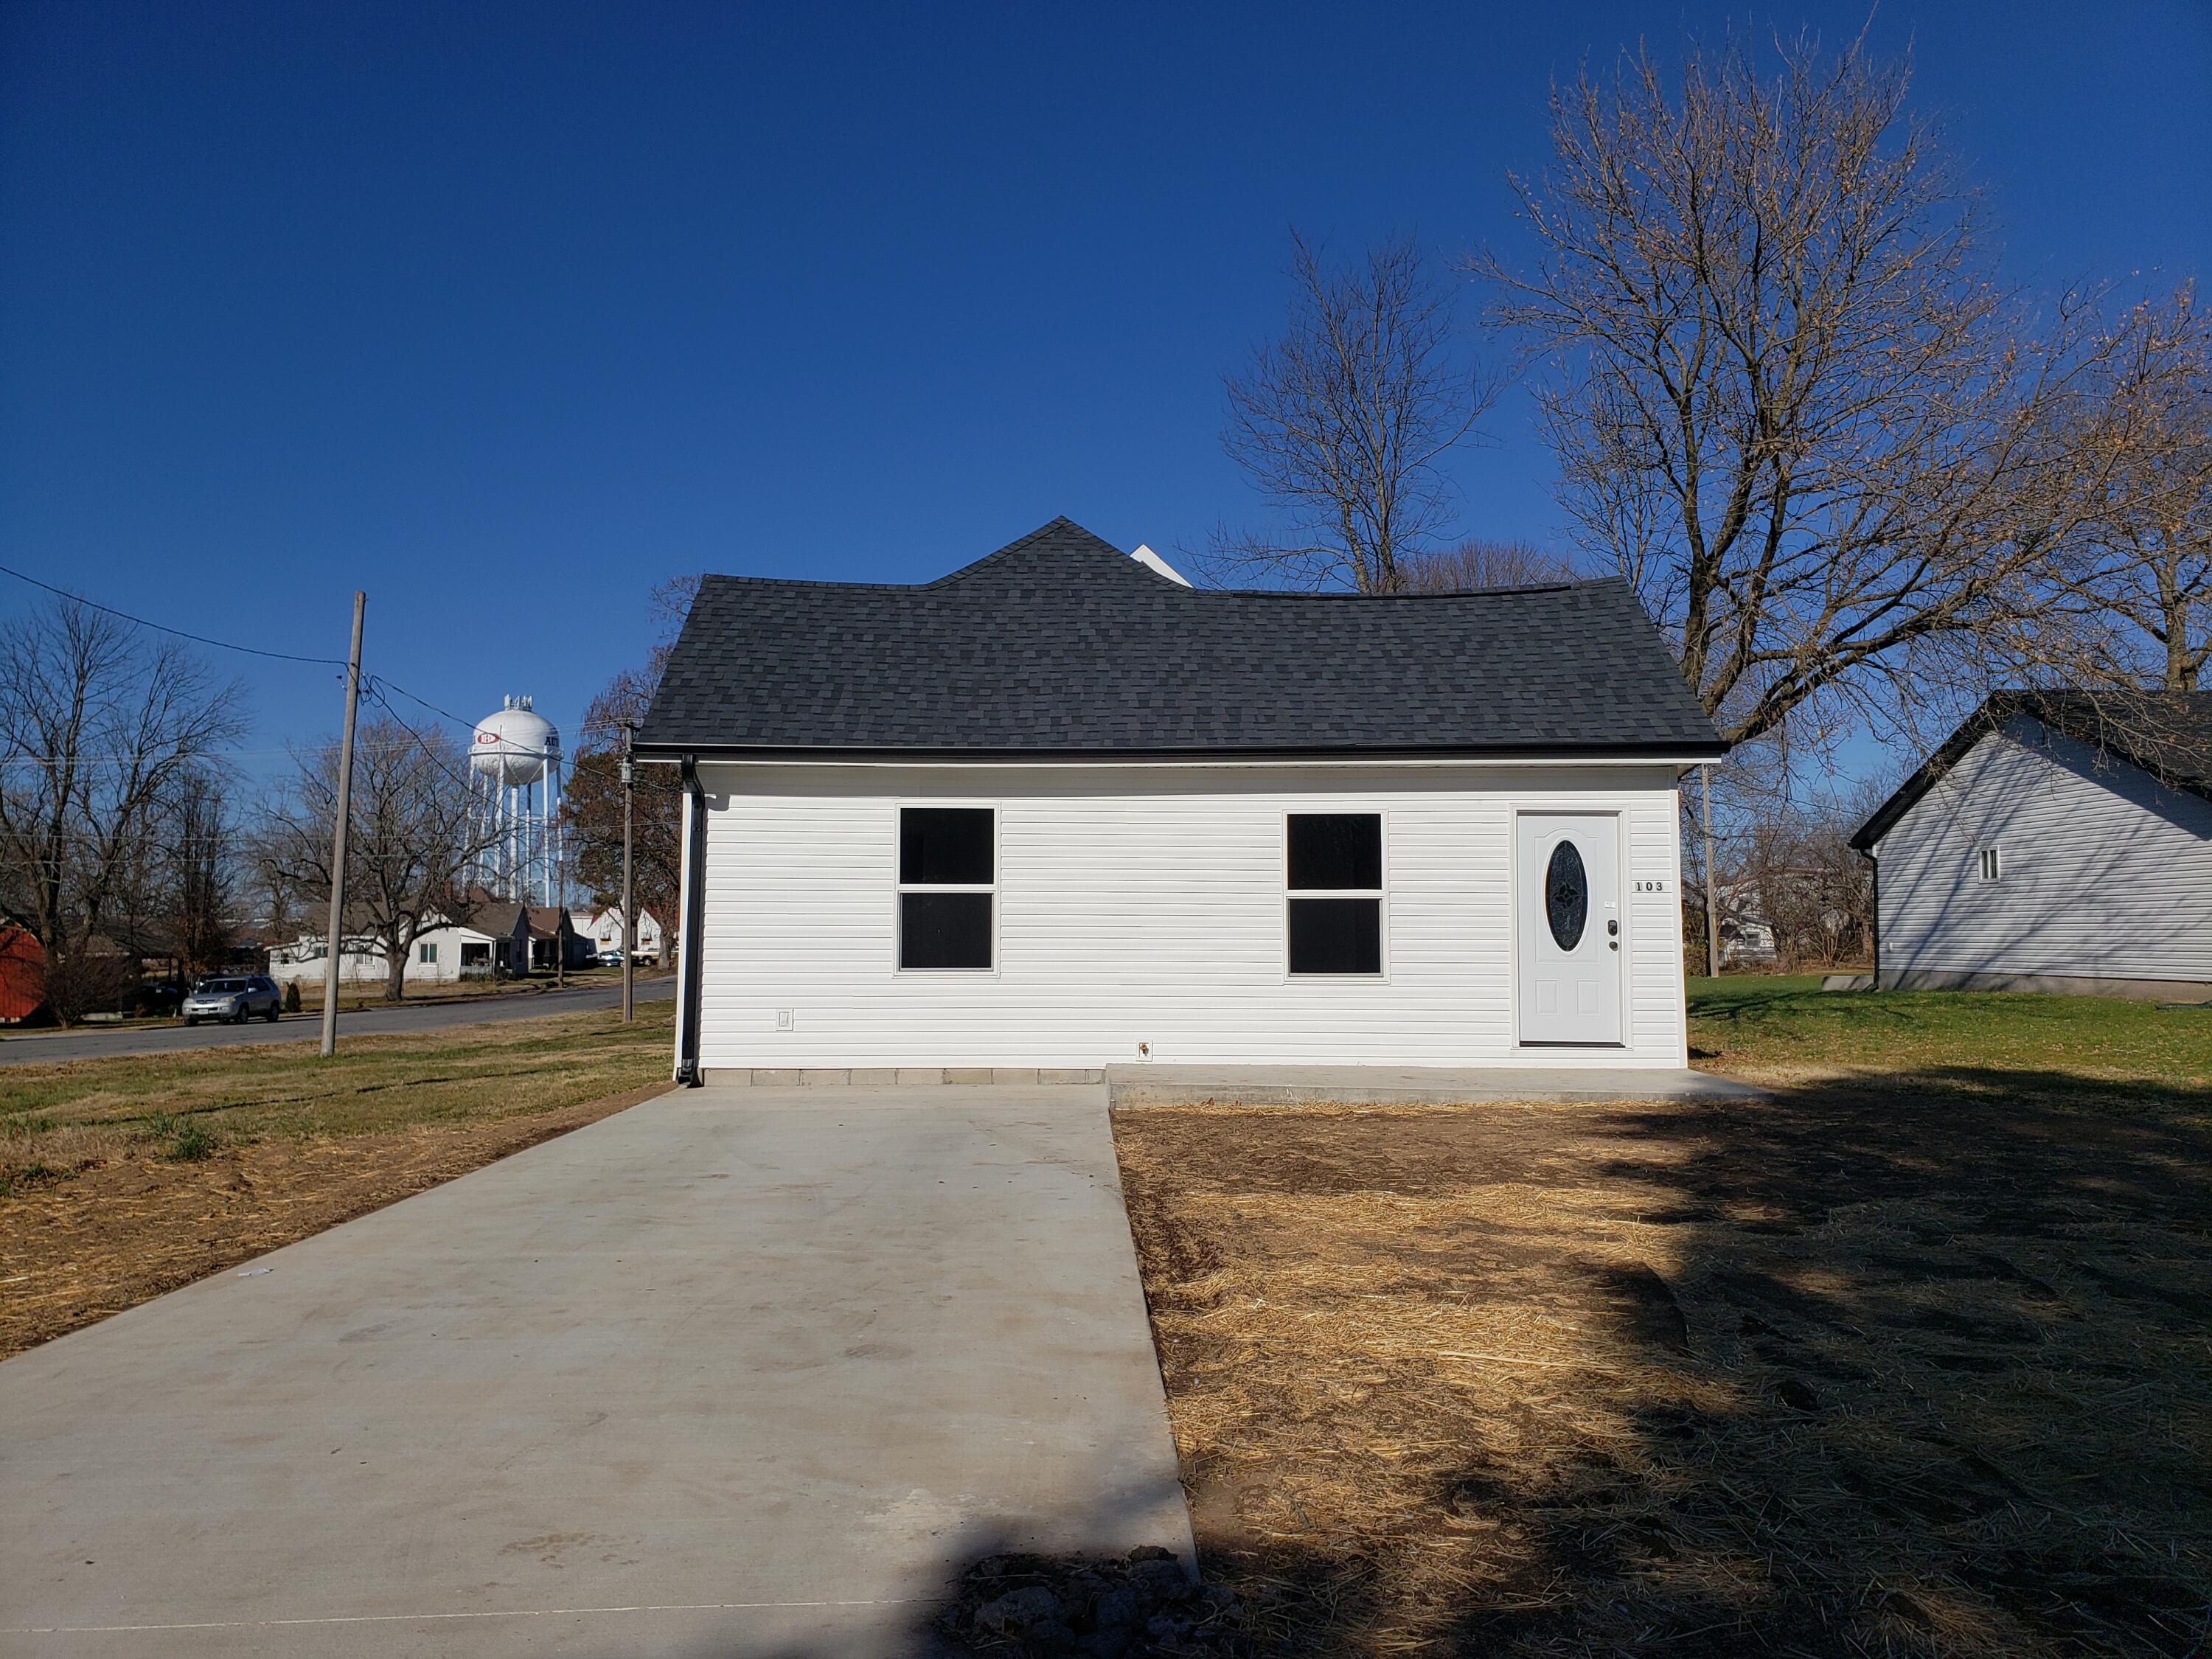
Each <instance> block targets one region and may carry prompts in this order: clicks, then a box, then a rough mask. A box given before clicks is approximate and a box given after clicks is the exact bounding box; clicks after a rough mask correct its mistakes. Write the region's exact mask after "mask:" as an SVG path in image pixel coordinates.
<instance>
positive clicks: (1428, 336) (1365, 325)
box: [1206, 231, 1497, 593]
mask: <svg viewBox="0 0 2212 1659" xmlns="http://www.w3.org/2000/svg"><path fill="white" fill-rule="evenodd" d="M1290 274H1291V282H1292V283H1293V286H1294V290H1295V292H1294V297H1293V299H1292V301H1291V314H1290V321H1289V324H1288V326H1287V327H1286V328H1285V331H1284V333H1283V335H1282V337H1281V338H1280V339H1279V340H1277V341H1276V342H1274V343H1273V344H1271V345H1267V346H1262V347H1261V348H1260V349H1257V350H1256V351H1255V353H1254V354H1253V358H1252V362H1251V365H1250V367H1249V368H1248V369H1247V370H1246V371H1245V372H1244V373H1243V374H1241V375H1231V376H1230V377H1228V378H1227V380H1225V387H1226V390H1227V393H1228V401H1229V416H1228V423H1227V426H1226V428H1225V430H1224V432H1223V434H1222V443H1223V446H1224V447H1225V448H1226V449H1227V450H1228V452H1229V453H1230V455H1231V458H1232V459H1235V460H1236V461H1237V464H1238V465H1241V466H1242V467H1243V469H1244V470H1245V471H1246V472H1247V473H1248V474H1249V475H1250V477H1251V478H1252V481H1253V482H1254V483H1255V484H1257V485H1258V486H1259V488H1260V489H1261V493H1262V494H1264V495H1266V496H1267V499H1268V501H1269V502H1270V504H1271V505H1272V507H1273V508H1274V512H1275V515H1276V518H1277V520H1278V522H1277V526H1276V527H1275V528H1274V529H1273V530H1272V531H1270V532H1251V533H1239V532H1231V531H1229V530H1227V529H1223V530H1222V531H1219V532H1217V533H1216V535H1215V537H1214V538H1213V543H1212V549H1211V550H1210V553H1209V555H1208V556H1207V561H1206V562H1207V564H1208V566H1209V568H1212V569H1213V570H1215V571H1218V572H1221V573H1224V574H1228V573H1237V574H1246V575H1257V576H1259V577H1261V578H1262V579H1265V580H1272V581H1283V582H1288V583H1290V584H1291V585H1293V586H1304V587H1316V588H1318V587H1328V586H1340V585H1341V586H1351V587H1353V588H1356V589H1357V590H1358V591H1359V592H1363V593H1379V592H1392V591H1395V589H1396V588H1398V587H1399V586H1401V580H1402V576H1401V565H1403V564H1404V563H1405V562H1406V561H1407V559H1408V558H1409V557H1410V556H1414V555H1417V554H1419V553H1420V552H1422V551H1423V550H1426V549H1427V548H1429V547H1430V546H1431V544H1432V543H1433V542H1434V540H1435V538H1436V537H1437V534H1438V533H1439V532H1441V531H1442V530H1443V529H1444V527H1445V526H1448V525H1449V523H1450V521H1451V520H1452V517H1453V513H1454V508H1453V497H1452V489H1451V483H1450V480H1449V477H1447V476H1446V474H1445V472H1444V471H1443V460H1444V458H1445V456H1446V455H1447V454H1448V453H1449V452H1450V450H1451V449H1452V448H1453V447H1455V445H1457V444H1459V443H1461V442H1462V441H1465V440H1466V439H1467V438H1468V436H1469V435H1471V434H1472V433H1473V432H1474V427H1475V423H1476V422H1477V421H1479V420H1480V418H1481V416H1482V415H1483V412H1484V411H1485V410H1486V409H1488V408H1489V406H1490V404H1491V403H1492V401H1493V400H1494V398H1495V397H1496V393H1497V387H1496V383H1495V381H1494V380H1493V379H1492V378H1491V377H1489V376H1486V375H1485V374H1481V373H1480V372H1477V371H1474V370H1470V369H1468V368H1465V367H1463V366H1462V364H1461V363H1460V362H1458V361H1457V356H1456V353H1455V349H1454V328H1453V320H1452V303H1453V293H1452V289H1450V288H1449V286H1448V285H1447V284H1446V283H1445V282H1444V281H1443V278H1442V277H1441V276H1438V275H1437V273H1436V272H1435V271H1434V270H1431V267H1430V265H1429V264H1428V262H1427V260H1426V259H1425V257H1424V256H1423V254H1422V252H1421V251H1420V249H1419V246H1417V245H1416V244H1415V243H1414V242H1413V240H1411V239H1410V238H1405V237H1400V238H1395V239H1393V240H1389V241H1386V242H1384V243H1383V244H1381V245H1380V246H1376V247H1375V248H1373V249H1371V250H1370V252H1368V254H1367V257H1366V259H1365V261H1364V264H1360V265H1358V266H1356V267H1354V268H1352V269H1350V270H1336V269H1333V268H1331V267H1330V266H1328V264H1324V262H1323V260H1322V253H1321V250H1320V249H1319V248H1317V247H1316V246H1313V245H1312V244H1310V243H1309V242H1308V241H1307V240H1305V239H1304V237H1302V236H1300V235H1298V234H1297V233H1296V232H1295V231H1293V232H1292V233H1291V271H1290Z"/></svg>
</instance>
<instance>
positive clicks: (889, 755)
mask: <svg viewBox="0 0 2212 1659" xmlns="http://www.w3.org/2000/svg"><path fill="white" fill-rule="evenodd" d="M633 752H634V753H635V754H636V756H637V757H639V758H640V759H643V760H678V759H680V758H682V757H684V756H686V755H690V756H693V757H696V758H697V759H700V760H702V761H725V762H728V761H782V762H793V761H799V762H805V761H812V762H818V763H825V764H835V763H840V762H847V763H859V762H867V763H898V762H912V763H917V764H924V763H944V762H952V761H965V762H969V763H989V764H993V765H1020V764H1023V763H1054V764H1061V765H1067V764H1080V763H1097V764H1101V765H1104V764H1116V765H1127V764H1132V763H1137V764H1141V763H1153V762H1158V763H1170V762H1172V763H1184V764H1193V763H1196V764H1204V763H1208V762H1218V763H1225V764H1233V763H1237V762H1239V761H1272V762H1287V761H1301V762H1328V761H1348V760H1436V761H1485V760H1501V761H1512V760H1522V761H1527V760H1556V761H1577V760H1590V761H1646V762H1651V763H1672V764H1679V765H1685V766H1696V765H1703V764H1705V763H1708V762H1711V761H1717V760H1720V759H1723V758H1724V757H1726V755H1727V754H1728V745H1727V744H1723V743H1719V742H1717V741H1716V742H1711V743H1705V744H1699V743H1695V742H1664V743H1650V742H1636V743H1577V744H1566V743H1529V744H1479V745H1478V744H1411V745H1389V744H1345V745H1339V746H1335V747H1327V748H1317V747H1315V746H1313V745H1311V744H1296V745H1283V746H1278V747H1271V746H1267V745H1263V744H1200V745H1197V746H1194V747H1186V748H1135V747H1132V748H1116V749H1095V748H1094V749H983V748H945V747H933V748H899V747H882V746H878V747H865V746H858V745H854V746H843V745H825V744H714V743H676V742H666V741H662V740H657V739H648V738H641V739H639V740H638V742H637V743H636V744H635V749H634V750H633Z"/></svg>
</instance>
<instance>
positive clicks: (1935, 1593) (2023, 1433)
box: [1116, 1073, 2212, 1656]
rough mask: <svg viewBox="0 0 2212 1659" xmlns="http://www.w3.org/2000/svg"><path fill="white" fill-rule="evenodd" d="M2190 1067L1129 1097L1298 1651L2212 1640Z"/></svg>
mask: <svg viewBox="0 0 2212 1659" xmlns="http://www.w3.org/2000/svg"><path fill="white" fill-rule="evenodd" d="M2205 1106H2206V1101H2205V1100H2204V1098H2203V1097H2202V1095H2201V1093H2200V1092H2199V1091H2195V1090H2192V1089H2160V1088H2159V1087H2157V1086H2155V1085H2142V1086H2139V1087H2130V1088H2129V1089H2127V1090H2122V1091H2116V1090H2114V1089H2113V1088H2112V1085H2109V1084H2100V1085H2097V1089H2096V1091H2095V1093H2094V1094H2093V1097H2075V1096H2073V1095H2070V1094H2069V1093H2068V1092H2067V1091H2066V1090H2065V1089H2064V1088H2063V1087H2062V1086H2061V1085H2059V1084H2057V1083H2055V1082H2054V1081H2053V1079H2051V1078H2050V1077H2049V1076H2047V1075H2043V1074H2037V1075H2035V1076H2032V1077H2015V1078H2011V1079H2008V1078H2006V1077H2005V1076H2004V1075H2002V1074H1999V1073H1977V1074H1976V1075H1975V1076H1973V1077H1972V1078H1971V1079H1944V1078H1942V1077H1940V1076H1939V1077H1922V1078H1917V1079H1912V1080H1911V1085H1910V1086H1909V1087H1908V1086H1891V1087H1886V1088H1876V1087H1871V1086H1869V1085H1864V1084H1861V1083H1853V1082H1850V1081H1849V1080H1839V1081H1835V1082H1832V1083H1829V1084H1826V1085H1820V1086H1817V1087H1809V1088H1806V1089H1802V1090H1800V1091H1795V1092H1793V1093H1791V1094H1790V1095H1789V1096H1788V1097H1785V1098H1784V1099H1781V1100H1778V1101H1777V1102H1775V1103H1772V1104H1771V1105H1748V1106H1747V1105H1739V1104H1734V1103H1729V1104H1712V1103H1680V1104H1674V1105H1651V1104H1643V1103H1635V1104H1631V1103H1619V1104H1612V1105H1603V1104H1600V1105H1572V1106H1561V1105H1546V1106H1541V1107H1527V1106H1511V1105H1507V1106H1495V1105H1484V1106H1470V1107H1455V1108H1425V1107H1320V1108H1312V1109H1288V1108H1264V1109H1238V1108H1233V1107H1211V1108H1188V1107H1161V1108H1146V1109H1130V1110H1126V1111H1123V1112H1121V1113H1119V1114H1117V1115H1116V1133H1117V1140H1118V1145H1119V1146H1120V1150H1121V1164H1122V1173H1123V1179H1124V1184H1125V1188H1126V1190H1127V1194H1128V1197H1129V1203H1130V1212H1131V1219H1132V1224H1133V1228H1134V1231H1135V1234H1136V1237H1137V1242H1138V1247H1139V1255H1140V1258H1141V1261H1142V1263H1143V1267H1144V1271H1145V1275H1146V1291H1147V1294H1148V1296H1149V1297H1150V1300H1151V1304H1152V1319H1153V1328H1154V1333H1155V1335H1156V1338H1157V1340H1158V1345H1159V1350H1160V1354H1161V1360H1162V1367H1163V1371H1164V1376H1165V1377H1166V1380H1167V1383H1168V1390H1169V1395H1170V1409H1171V1412H1172V1413H1173V1418H1174V1423H1175V1430H1176V1442H1177V1445H1178V1449H1179V1450H1180V1452H1181V1455H1182V1462H1183V1472H1184V1477H1185V1481H1186V1485H1187V1486H1188V1490H1189V1492H1190V1494H1191V1498H1192V1505H1193V1514H1194V1523H1195V1525H1196V1527H1197V1530H1198V1536H1199V1545H1200V1555H1201V1559H1202V1560H1203V1562H1204V1564H1205V1565H1206V1571H1207V1572H1208V1574H1209V1576H1211V1577H1218V1578H1219V1579H1220V1580H1221V1581H1222V1582H1224V1583H1225V1584H1226V1585H1227V1586H1228V1587H1229V1588H1230V1589H1232V1590H1233V1591H1234V1592H1235V1593H1236V1594H1237V1596H1238V1598H1239V1602H1240V1605H1241V1606H1243V1607H1245V1608H1246V1609H1248V1610H1249V1619H1250V1620H1251V1623H1250V1626H1249V1628H1250V1634H1251V1637H1252V1638H1253V1639H1254V1640H1255V1643H1256V1644H1257V1645H1258V1646H1260V1647H1261V1649H1263V1650H1274V1651H1281V1652H1300V1653H1304V1652H1358V1653H1371V1654H1383V1653H1393V1654H1397V1653H1408V1652H1437V1653H1456V1652H1468V1653H1475V1652H1480V1653H1498V1654H1516V1655H1534V1654H1546V1655H1551V1654H1560V1655H1565V1654H1596V1653H1607V1654H1611V1653H1644V1652H1650V1653H1662V1652H1664V1653H1691V1652H1729V1653H1775V1654H1781V1653H1793V1654H1829V1653H1838V1654H1856V1653H1914V1654H1920V1653H1926V1654H1962V1655H1963V1654H1974V1655H1990V1656H1995V1655H2001V1654H2003V1655H2010V1654H2069V1655H2073V1654H2086V1653H2112V1654H2120V1653H2172V1654H2177V1655H2178V1654H2183V1653H2189V1652H2197V1651H2212V1642H2208V1640H2207V1632H2208V1626H2209V1625H2212V1380H2209V1379H2212V1370H2208V1367H2207V1365H2206V1363H2205V1362H2206V1358H2207V1354H2206V1346H2205V1328H2206V1326H2205V1320H2204V1316H2203V1310H2205V1309H2207V1308H2212V1239H2208V1231H2212V1229H2209V1228H2208V1223H2207V1222H2206V1219H2205V1218H2206V1217H2207V1216H2212V1135H2208V1133H2207V1132H2206V1130H2205V1129H2204V1127H2203V1125H2204V1123H2205V1121H2206V1112H2205Z"/></svg>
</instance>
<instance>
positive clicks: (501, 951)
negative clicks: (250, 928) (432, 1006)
mask: <svg viewBox="0 0 2212 1659" xmlns="http://www.w3.org/2000/svg"><path fill="white" fill-rule="evenodd" d="M329 957H330V951H329V949H328V946H327V945H326V943H325V935H324V934H323V933H301V934H300V935H299V936H298V937H297V938H295V939H292V940H291V941H290V942H289V943H288V944H284V945H272V946H271V947H270V951H269V976H270V978H271V979H273V980H275V981H276V982H277V983H278V984H280V985H283V984H287V983H289V982H291V981H295V980H298V981H306V982H307V983H308V984H314V985H319V984H320V983H321V982H322V980H323V975H324V973H325V963H327V961H328V960H329ZM530 959H531V927H530V913H529V912H528V911H527V910H526V909H525V908H523V907H522V906H521V905H520V904H503V903H492V904H483V905H479V906H477V908H475V909H474V910H472V911H471V914H470V916H469V919H468V921H465V922H462V923H458V924H455V923H448V924H447V925H446V926H444V927H434V928H432V929H431V930H430V931H429V932H428V933H424V934H423V935H422V937H421V938H420V939H416V942H415V948H414V950H413V951H410V953H409V957H408V963H407V982H408V983H409V984H410V985H416V984H428V985H441V984H451V983H453V981H456V980H461V979H475V978H479V977H481V978H487V979H488V978H490V977H492V976H494V975H499V976H501V977H517V978H519V977H520V976H522V975H526V974H527V973H528V972H529V971H530ZM385 979H386V967H385V956H384V946H383V945H382V944H381V943H380V941H378V940H377V939H374V938H373V937H371V936H370V935H369V934H368V932H367V930H366V928H363V929H362V931H360V932H358V933H354V932H350V931H349V933H348V935H347V937H346V938H345V939H344V940H343V955H342V956H341V957H340V958H339V962H338V981H339V983H341V984H343V985H356V986H358V985H381V984H383V983H384V982H385Z"/></svg>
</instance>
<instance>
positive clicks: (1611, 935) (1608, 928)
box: [1605, 921, 1620, 939]
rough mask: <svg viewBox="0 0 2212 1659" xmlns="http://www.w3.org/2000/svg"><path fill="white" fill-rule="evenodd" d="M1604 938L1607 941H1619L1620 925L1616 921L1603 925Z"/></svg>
mask: <svg viewBox="0 0 2212 1659" xmlns="http://www.w3.org/2000/svg"><path fill="white" fill-rule="evenodd" d="M1605 936H1606V937H1607V939H1619V938H1620V923H1619V922H1618V921H1608V922H1607V923H1606V925H1605Z"/></svg>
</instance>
